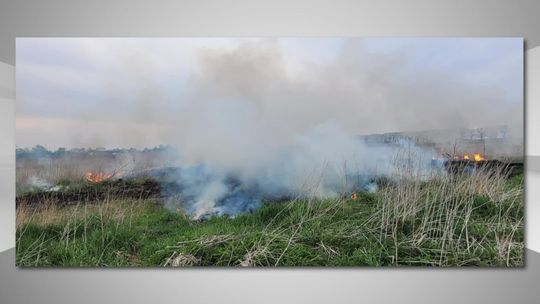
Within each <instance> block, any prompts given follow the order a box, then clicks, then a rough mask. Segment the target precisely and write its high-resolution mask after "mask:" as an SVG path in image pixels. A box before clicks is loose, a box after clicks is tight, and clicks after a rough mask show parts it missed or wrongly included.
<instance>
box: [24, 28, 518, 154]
mask: <svg viewBox="0 0 540 304" xmlns="http://www.w3.org/2000/svg"><path fill="white" fill-rule="evenodd" d="M16 73H17V75H16V81H17V107H16V111H17V121H16V136H17V146H18V147H31V146H34V145H36V144H41V145H44V146H46V147H48V148H50V149H55V148H58V147H82V146H105V147H145V146H148V147H151V146H156V145H159V144H171V143H173V144H174V142H175V141H176V140H177V139H178V137H179V136H180V137H181V136H193V135H194V134H193V133H186V132H184V131H182V130H184V129H189V128H194V126H197V128H200V127H201V126H200V125H199V124H198V123H199V122H200V121H202V120H203V118H204V117H206V118H208V115H204V116H197V115H200V113H201V112H205V113H207V112H209V111H210V112H211V111H214V110H215V111H218V112H219V113H220V114H219V115H218V119H215V120H205V121H206V124H205V125H204V128H209V129H211V128H213V127H216V128H220V127H221V126H220V125H219V117H221V116H227V115H229V116H227V117H235V119H234V120H235V121H238V120H240V121H241V122H242V123H241V124H240V125H239V126H238V128H239V129H243V128H244V129H245V128H251V127H252V126H255V125H257V126H258V125H260V124H264V125H265V126H277V125H278V124H277V123H276V121H278V120H280V121H281V122H282V123H281V124H279V126H281V125H283V124H285V125H286V126H285V127H283V129H282V130H278V131H276V132H278V133H276V136H282V135H283V134H285V133H287V132H289V131H290V130H297V131H298V130H304V129H306V128H308V127H311V126H314V125H317V123H325V122H327V121H338V122H340V123H342V124H343V125H344V127H345V129H347V130H348V131H349V132H351V133H354V134H356V133H357V134H366V133H371V132H388V131H401V130H419V129H432V128H437V127H441V128H445V127H482V126H489V125H494V124H497V122H499V121H501V122H503V123H505V121H504V119H508V116H511V117H510V119H509V120H508V122H507V123H513V122H514V120H518V121H520V120H521V119H522V116H520V109H522V103H523V95H522V94H523V93H522V91H523V40H522V39H521V38H369V39H351V38H278V39H273V38H269V39H248V38H18V39H17V61H16ZM217 100H219V102H220V103H219V107H217V108H216V104H215V103H214V101H217ZM197 104H198V105H200V106H194V105H197ZM251 105H255V107H256V110H253V109H252V106H251ZM216 109H217V110H216ZM494 109H497V110H494ZM469 112H470V113H469ZM471 113H472V114H471ZM245 116H249V119H246V117H245ZM478 116H484V117H480V118H478V119H476V118H475V117H478ZM193 117H196V118H193ZM212 117H213V116H212ZM253 117H258V118H257V119H253ZM192 118H193V119H192ZM195 120H196V122H194V121H195ZM254 120H256V121H254ZM213 121H217V122H216V125H213ZM223 124H224V125H227V124H229V122H228V121H225V122H223ZM289 128H290V129H289ZM181 129H182V130H181ZM272 129H276V128H272ZM255 130H258V129H257V128H255ZM261 130H262V129H261ZM279 132H282V133H279ZM259 135H260V134H259ZM264 135H265V136H267V135H268V134H266V133H265V134H264ZM178 141H179V142H182V140H178Z"/></svg>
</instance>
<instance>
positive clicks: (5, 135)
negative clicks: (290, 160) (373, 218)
mask: <svg viewBox="0 0 540 304" xmlns="http://www.w3.org/2000/svg"><path fill="white" fill-rule="evenodd" d="M539 12H540V1H493V0H492V1H471V0H469V1H462V0H460V1H449V0H448V1H440V0H424V1H421V0H415V1H387V0H384V1H294V2H293V1H267V2H259V1H238V0H237V1H227V2H225V1H207V0H200V1H136V0H132V1H127V0H122V1H114V2H113V1H73V0H72V1H58V0H56V1H24V0H22V1H15V0H8V1H1V2H0V62H3V63H0V136H1V138H2V141H1V142H0V225H1V226H2V227H0V250H1V251H2V252H1V253H0V303H33V302H40V303H63V302H66V303H94V302H105V303H108V302H115V303H121V302H126V303H155V302H156V303H161V302H170V301H174V302H192V303H208V302H216V301H219V302H236V303H238V302H240V303H252V302H263V303H280V302H295V303H298V302H300V303H304V302H311V303H327V302H332V303H333V302H350V303H356V302H359V301H365V302H398V301H399V302H415V303H459V302H465V303H469V302H470V303H473V302H474V303H482V302H490V303H507V302H516V303H538V302H539V301H540V288H538V282H539V281H540V280H539V279H540V253H537V252H535V251H540V246H539V243H538V241H535V240H536V239H538V235H540V231H539V229H538V228H539V227H540V226H539V225H538V224H535V222H538V221H535V220H536V219H538V217H539V215H540V214H539V213H540V212H538V211H539V209H538V205H539V204H538V200H539V198H540V191H538V190H536V189H535V187H534V186H536V185H538V181H540V144H539V143H538V132H539V131H540V124H539V123H537V122H535V120H534V118H533V117H535V116H536V117H539V116H540V108H539V107H538V106H537V105H538V104H539V97H540V94H539V90H538V88H539V87H540V85H539V84H540V75H539V74H540V47H538V46H539V45H540V19H539V18H538V13H539ZM30 36H32V37H33V36H66V37H69V36H71V37H80V36H122V37H124V36H520V37H524V38H525V40H526V50H527V51H526V109H527V126H526V127H527V128H526V132H527V151H526V154H527V170H528V172H527V247H528V248H529V249H528V250H527V259H526V264H527V266H526V267H525V268H523V269H512V270H505V269H463V270H462V269H446V270H438V269H425V268H422V269H418V268H415V269H411V268H408V269H366V268H358V269H256V270H254V269H251V270H250V269H242V270H240V269H194V270H192V269H168V270H159V269H36V270H31V269H17V268H16V267H15V251H14V249H13V246H14V243H15V236H14V228H15V219H14V214H15V213H14V212H15V211H14V210H15V203H14V201H15V199H14V196H15V189H14V188H15V187H14V181H15V173H14V172H15V169H14V147H15V139H14V121H15V119H14V99H15V77H14V67H13V65H14V64H15V37H30ZM535 114H536V115H535ZM534 139H536V141H534ZM537 188H538V187H537ZM10 248H11V249H10ZM531 249H532V250H531ZM225 300H227V301H225Z"/></svg>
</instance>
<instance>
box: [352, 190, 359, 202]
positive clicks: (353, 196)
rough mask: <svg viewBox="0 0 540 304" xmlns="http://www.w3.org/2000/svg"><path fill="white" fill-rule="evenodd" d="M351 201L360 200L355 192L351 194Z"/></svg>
mask: <svg viewBox="0 0 540 304" xmlns="http://www.w3.org/2000/svg"><path fill="white" fill-rule="evenodd" d="M351 199H352V200H353V201H355V200H357V199H358V194H356V192H353V194H351Z"/></svg>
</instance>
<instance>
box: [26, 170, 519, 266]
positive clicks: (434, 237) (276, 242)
mask: <svg viewBox="0 0 540 304" xmlns="http://www.w3.org/2000/svg"><path fill="white" fill-rule="evenodd" d="M463 180H467V177H465V178H463ZM480 182H481V181H480V180H471V181H468V182H467V181H465V182H464V181H462V180H455V181H448V180H444V181H438V180H434V181H427V182H414V183H410V184H405V185H404V184H401V185H400V186H396V185H388V186H387V187H385V188H382V189H380V190H379V191H378V192H377V193H361V194H360V195H359V198H358V199H357V200H350V199H348V198H340V199H329V200H315V199H313V200H309V199H303V200H296V201H291V202H288V203H271V202H266V203H264V205H263V207H262V208H260V209H259V210H257V211H256V212H254V213H252V214H244V215H240V216H237V217H235V218H228V217H212V218H209V219H208V220H205V221H193V220H191V219H190V218H189V217H187V216H186V215H184V214H182V213H179V212H171V211H169V210H167V209H165V208H164V207H163V205H162V204H161V203H160V202H159V201H158V200H156V199H141V200H132V199H124V200H122V199H118V200H114V199H113V200H109V201H107V202H103V203H102V204H101V205H92V206H88V205H87V206H85V205H82V204H80V205H77V206H66V207H60V208H54V209H53V210H49V211H39V212H35V213H34V212H28V211H27V212H26V213H25V212H23V211H24V210H18V227H17V247H16V248H17V253H16V254H17V262H16V263H17V265H18V266H68V267H80V266H89V267H94V266H103V267H125V266H128V267H129V266H153V267H155V266H191V265H193V266H523V249H524V246H523V245H524V231H523V230H524V227H523V191H522V190H523V189H522V187H523V178H522V176H521V177H520V176H518V177H516V178H512V179H510V180H504V181H502V182H501V180H490V179H488V180H485V181H484V182H486V185H488V182H489V185H492V183H496V182H497V183H500V184H498V185H496V186H493V187H491V188H488V187H485V188H486V189H487V190H486V189H483V188H484V187H483V186H482V187H480V186H478V185H472V184H471V183H480ZM21 209H22V208H21Z"/></svg>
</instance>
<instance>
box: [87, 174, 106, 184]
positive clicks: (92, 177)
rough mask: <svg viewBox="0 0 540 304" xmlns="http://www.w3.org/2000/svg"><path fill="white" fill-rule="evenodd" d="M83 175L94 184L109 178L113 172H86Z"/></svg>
mask: <svg viewBox="0 0 540 304" xmlns="http://www.w3.org/2000/svg"><path fill="white" fill-rule="evenodd" d="M84 176H85V177H86V180H87V181H89V182H91V183H94V184H98V183H101V182H104V181H106V180H109V179H111V178H112V177H113V174H110V173H92V172H86V173H85V174H84Z"/></svg>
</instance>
